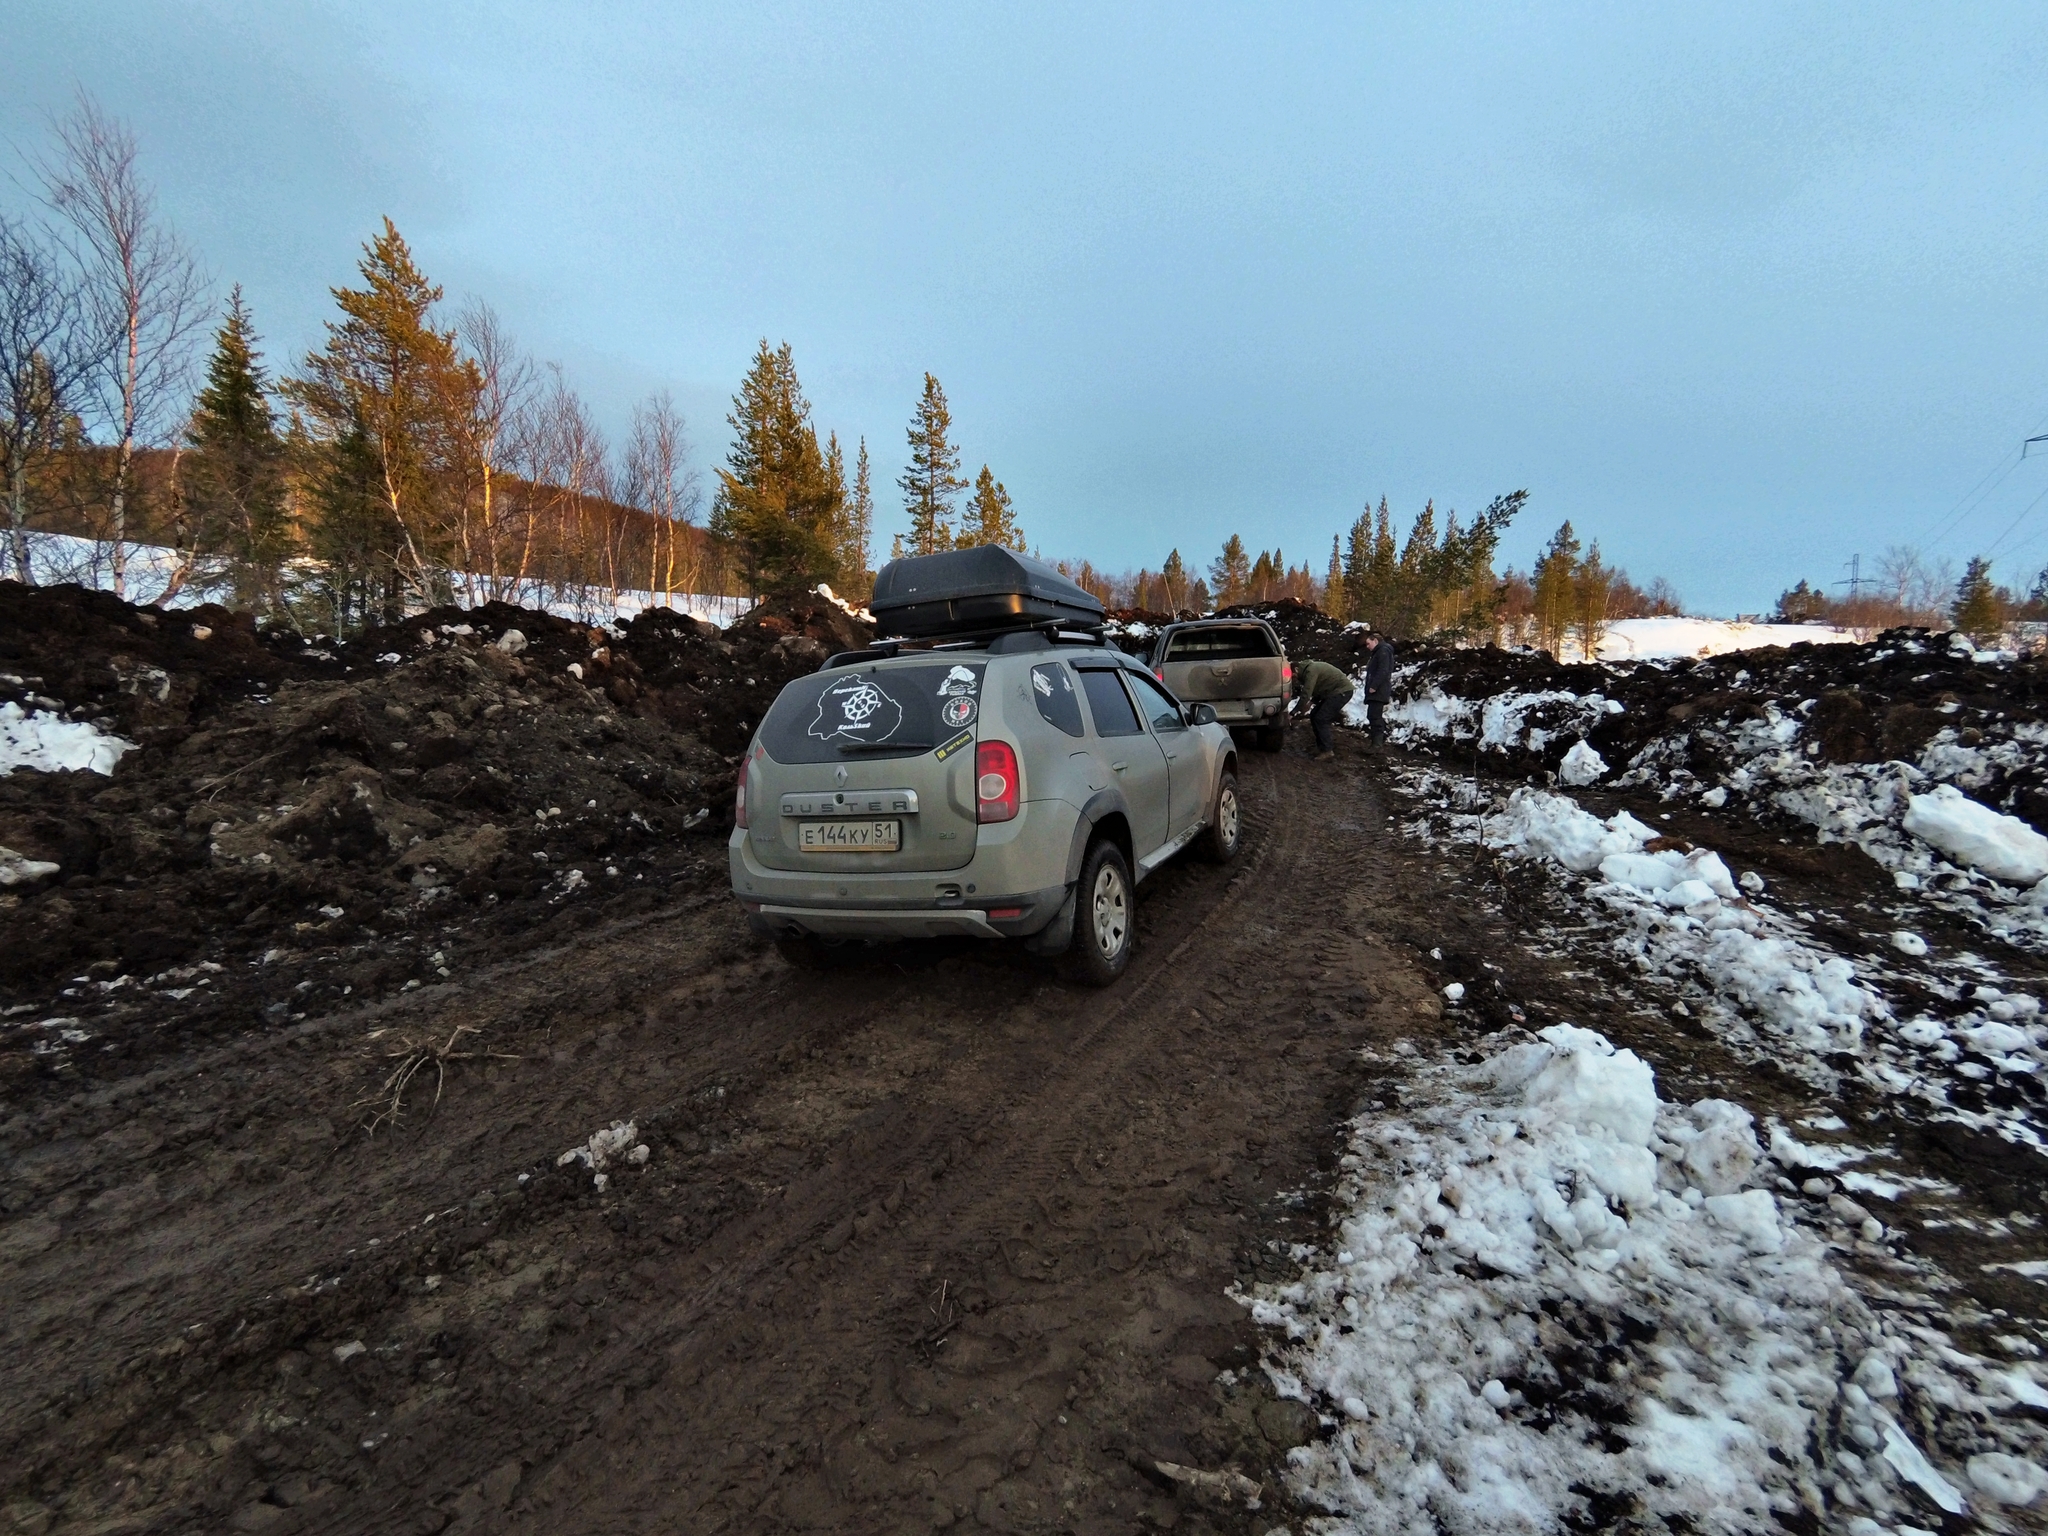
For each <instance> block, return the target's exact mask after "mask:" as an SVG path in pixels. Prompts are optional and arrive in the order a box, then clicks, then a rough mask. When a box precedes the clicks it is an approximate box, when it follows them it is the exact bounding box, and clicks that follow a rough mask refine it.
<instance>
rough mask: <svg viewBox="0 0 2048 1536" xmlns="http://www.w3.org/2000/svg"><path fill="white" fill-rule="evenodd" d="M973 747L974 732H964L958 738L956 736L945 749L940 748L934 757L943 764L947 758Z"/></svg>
mask: <svg viewBox="0 0 2048 1536" xmlns="http://www.w3.org/2000/svg"><path fill="white" fill-rule="evenodd" d="M973 745H974V732H972V731H962V732H961V733H960V734H959V735H958V736H955V737H954V738H953V739H952V740H951V741H949V742H947V743H946V744H945V745H944V746H943V747H940V748H939V750H938V751H936V752H934V753H933V754H932V756H934V757H936V758H937V759H938V760H939V761H940V762H942V763H943V762H944V761H945V760H946V759H947V758H949V757H951V756H952V755H953V754H954V753H955V752H958V751H959V750H960V749H961V748H962V747H971V746H973Z"/></svg>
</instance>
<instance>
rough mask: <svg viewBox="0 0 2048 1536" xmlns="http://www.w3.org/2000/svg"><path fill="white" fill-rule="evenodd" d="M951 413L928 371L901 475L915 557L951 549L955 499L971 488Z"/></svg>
mask: <svg viewBox="0 0 2048 1536" xmlns="http://www.w3.org/2000/svg"><path fill="white" fill-rule="evenodd" d="M952 432H953V413H952V410H951V409H950V408H949V407H948V406H947V404H946V391H945V390H944V389H942V388H941V387H940V385H939V381H938V380H937V379H935V378H933V377H932V376H931V375H930V374H926V375H925V376H924V394H923V395H921V396H920V397H919V399H918V402H917V410H916V411H915V412H914V413H913V414H912V416H911V418H910V432H909V437H910V464H909V466H908V467H907V468H906V469H905V470H904V471H903V473H902V474H901V475H900V476H898V477H897V480H896V483H897V484H898V485H900V486H901V487H902V488H903V508H904V510H905V511H906V512H908V513H909V514H910V533H909V535H908V537H907V538H906V540H905V541H904V545H903V547H904V548H905V549H906V550H907V551H908V552H909V553H910V554H913V555H935V554H938V553H939V552H940V551H941V550H946V549H951V548H952V547H953V503H954V498H955V497H957V496H958V495H959V494H960V493H961V492H962V491H964V490H966V489H967V482H966V481H965V480H962V479H961V478H960V451H959V449H957V448H955V447H954V446H953V440H952Z"/></svg>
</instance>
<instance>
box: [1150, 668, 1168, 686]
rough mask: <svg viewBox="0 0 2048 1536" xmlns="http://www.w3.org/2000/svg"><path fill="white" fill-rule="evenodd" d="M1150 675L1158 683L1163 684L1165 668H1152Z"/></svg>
mask: <svg viewBox="0 0 2048 1536" xmlns="http://www.w3.org/2000/svg"><path fill="white" fill-rule="evenodd" d="M1152 675H1153V676H1154V677H1156V678H1158V679H1159V681H1161V682H1162V683H1163V682H1165V681H1166V668H1164V667H1154V668H1153V669H1152Z"/></svg>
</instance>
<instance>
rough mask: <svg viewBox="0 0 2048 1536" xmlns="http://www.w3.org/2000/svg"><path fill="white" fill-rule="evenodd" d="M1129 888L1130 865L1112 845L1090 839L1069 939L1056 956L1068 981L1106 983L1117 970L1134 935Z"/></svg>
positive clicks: (1132, 888)
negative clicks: (1090, 842)
mask: <svg viewBox="0 0 2048 1536" xmlns="http://www.w3.org/2000/svg"><path fill="white" fill-rule="evenodd" d="M1135 890H1136V887H1135V886H1133V885H1132V883H1131V867H1130V865H1129V864H1127V863H1125V862H1124V856H1123V854H1122V852H1121V851H1120V850H1119V849H1118V848H1117V846H1116V844H1114V843H1112V842H1109V841H1108V840H1106V839H1105V840H1103V841H1100V842H1097V843H1093V844H1091V845H1090V846H1089V849H1088V856H1087V857H1086V858H1084V859H1083V860H1082V861H1081V879H1080V883H1079V885H1078V887H1077V888H1076V890H1075V892H1074V940H1073V943H1071V944H1070V945H1068V946H1067V952H1066V953H1065V954H1064V955H1062V956H1061V957H1060V974H1061V975H1062V976H1063V977H1065V978H1066V979H1067V980H1068V981H1071V982H1077V983H1079V984H1080V985H1082V986H1084V987H1106V986H1108V985H1109V984H1110V983H1111V982H1113V981H1115V980H1116V979H1117V977H1119V976H1121V975H1123V973H1124V967H1125V966H1127V965H1129V964H1130V963H1131V944H1132V942H1133V940H1135V939H1136V937H1137V935H1136V933H1135V931H1134V919H1135V918H1136V916H1137V904H1136V902H1135V900H1134V899H1133V896H1134V892H1135Z"/></svg>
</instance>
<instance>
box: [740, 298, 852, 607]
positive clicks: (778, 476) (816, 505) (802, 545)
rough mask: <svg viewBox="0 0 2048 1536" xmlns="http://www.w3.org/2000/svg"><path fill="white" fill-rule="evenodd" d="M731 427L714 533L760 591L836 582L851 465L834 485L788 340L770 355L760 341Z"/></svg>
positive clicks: (765, 341)
mask: <svg viewBox="0 0 2048 1536" xmlns="http://www.w3.org/2000/svg"><path fill="white" fill-rule="evenodd" d="M726 421H727V422H728V423H729V424H730V425H731V427H732V429H733V444H732V448H731V450H730V451H729V452H728V453H727V455H726V463H725V468H723V469H721V470H719V472H718V480H719V487H718V499H717V500H716V502H714V503H713V505H712V511H711V529H712V532H714V533H716V534H718V535H719V536H720V537H722V538H725V539H729V540H731V541H732V542H733V543H734V544H736V545H737V546H738V548H739V551H740V556H741V559H742V561H743V562H744V564H745V566H746V570H747V575H748V578H749V580H750V582H751V583H752V585H753V586H754V587H755V589H756V590H772V589H776V588H808V587H811V586H814V585H816V584H817V583H818V582H821V581H831V580H833V579H835V578H836V577H837V576H838V574H839V562H840V551H841V548H842V539H843V537H844V530H843V528H842V514H841V502H842V500H843V496H844V491H843V481H844V466H843V465H842V466H841V471H840V475H839V479H838V483H835V480H834V476H833V474H832V471H831V470H830V469H829V468H828V466H827V464H826V461H825V456H824V454H823V453H821V452H820V451H819V448H818V433H817V429H816V428H815V427H813V426H812V425H811V405H810V402H809V401H808V400H806V399H805V398H804V392H803V386H802V385H801V384H800V383H799V382H798V381H797V376H796V362H795V360H794V358H793V357H792V355H791V353H790V348H789V343H788V342H786V341H785V342H784V343H783V344H782V345H781V346H780V347H779V348H777V349H775V350H773V351H770V350H769V347H768V340H767V338H766V337H763V338H762V339H761V343H760V345H759V346H758V347H757V348H756V349H755V352H754V361H753V364H752V366H751V367H749V368H748V370H747V376H746V377H745V378H744V379H742V380H741V381H740V388H739V393H738V394H736V395H734V396H733V399H732V411H731V413H730V414H729V415H728V416H727V417H726Z"/></svg>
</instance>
